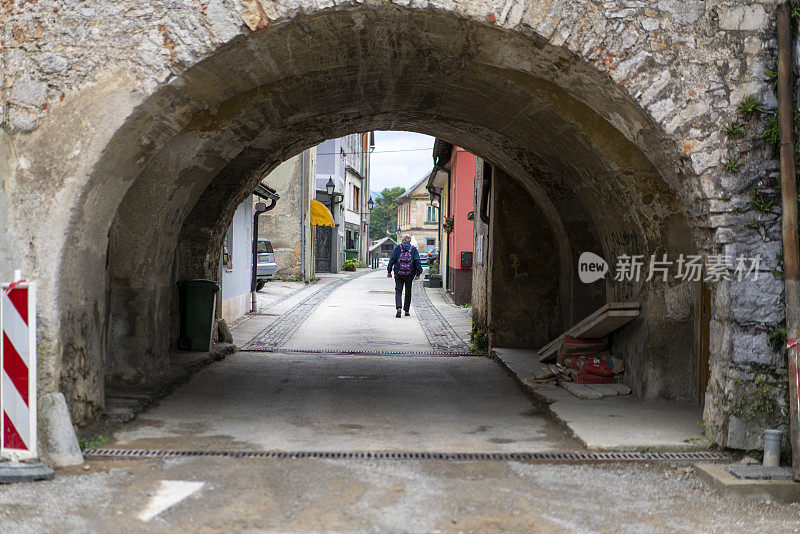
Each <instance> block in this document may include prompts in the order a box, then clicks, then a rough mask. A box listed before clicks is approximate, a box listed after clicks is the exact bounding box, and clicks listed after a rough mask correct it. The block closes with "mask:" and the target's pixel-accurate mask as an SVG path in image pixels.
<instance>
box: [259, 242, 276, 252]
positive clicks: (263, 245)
mask: <svg viewBox="0 0 800 534" xmlns="http://www.w3.org/2000/svg"><path fill="white" fill-rule="evenodd" d="M257 250H258V252H272V243H270V242H269V241H259V242H258V248H257Z"/></svg>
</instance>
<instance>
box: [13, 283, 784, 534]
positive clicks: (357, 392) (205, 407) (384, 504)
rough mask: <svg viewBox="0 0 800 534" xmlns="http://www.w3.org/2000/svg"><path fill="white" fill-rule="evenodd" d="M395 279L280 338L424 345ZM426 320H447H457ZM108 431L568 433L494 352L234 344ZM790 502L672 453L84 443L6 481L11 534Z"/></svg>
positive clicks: (433, 524)
mask: <svg viewBox="0 0 800 534" xmlns="http://www.w3.org/2000/svg"><path fill="white" fill-rule="evenodd" d="M327 282H331V281H330V280H328V281H327ZM320 287H322V286H320ZM391 287H392V286H391V285H390V281H388V280H386V279H385V278H382V277H381V276H375V275H366V276H365V277H363V278H359V279H354V280H353V281H351V282H348V283H347V284H345V285H342V286H340V287H338V288H337V289H336V290H335V291H334V292H332V293H330V295H328V296H327V297H326V298H325V299H323V300H322V301H321V302H319V303H317V304H315V306H316V308H315V310H314V311H313V312H312V313H310V314H308V315H307V316H306V317H305V320H304V321H299V320H298V321H299V323H298V324H296V325H292V327H293V328H294V327H295V326H296V327H297V328H296V329H294V330H293V332H294V333H293V334H292V335H291V336H290V337H289V338H288V340H287V341H286V343H284V344H283V347H284V348H287V347H295V348H306V349H308V348H331V347H338V348H346V349H347V350H365V349H366V350H375V349H376V347H375V346H374V344H371V343H364V340H384V341H393V342H395V341H397V342H400V341H401V340H410V341H408V342H409V345H406V346H405V347H408V348H409V349H410V348H412V347H413V349H414V350H422V351H425V350H431V349H432V348H433V345H431V340H430V339H429V338H428V337H427V335H426V333H425V332H424V331H423V329H421V328H420V325H419V323H418V321H417V319H416V317H412V318H402V319H395V318H394V316H393V315H391V312H392V309H393V305H391V294H389V293H384V291H386V290H387V288H388V289H391ZM317 289H319V288H315V287H310V288H304V289H303V290H302V291H299V292H297V293H296V294H294V293H293V290H292V289H291V288H288V287H287V288H286V291H284V293H286V295H288V297H287V298H286V299H284V300H280V299H278V300H276V302H278V301H280V302H279V303H278V304H275V305H274V306H272V307H270V308H267V311H270V312H271V313H273V312H275V311H276V310H280V311H281V312H286V313H289V312H290V311H291V310H292V309H296V308H295V307H296V306H297V305H299V304H301V303H302V302H303V301H305V299H307V298H310V296H311V295H313V294H314V292H315V291H317ZM387 301H388V303H389V304H390V305H391V307H388V306H384V305H383V304H384V303H385V302H387ZM455 312H457V310H449V312H447V313H444V315H445V316H448V317H450V316H455V315H454V313H455ZM299 315H302V314H295V316H299ZM439 317H441V316H439ZM280 319H282V317H279V318H277V319H276V317H275V316H269V315H264V316H254V317H252V318H250V319H248V320H247V321H245V322H243V323H242V325H243V326H242V327H241V328H242V330H241V331H240V334H239V335H240V337H241V336H242V335H243V332H249V334H248V335H249V336H255V335H257V334H259V332H260V330H259V328H262V329H263V328H267V327H269V326H270V325H271V324H274V323H276V322H277V321H279V320H280ZM259 321H261V322H259ZM284 326H285V325H284ZM433 326H435V328H434V331H437V329H438V331H439V332H440V333H441V332H445V331H446V329H447V328H449V326H448V325H442V324H438V325H433ZM281 331H283V332H286V331H287V330H286V329H285V328H283V329H282V330H281ZM448 336H449V334H448ZM244 337H247V336H244ZM445 337H447V336H445ZM344 338H346V339H344ZM245 341H246V340H245ZM436 341H437V340H434V342H436ZM237 342H238V341H237ZM386 346H387V347H397V346H396V345H389V344H388V343H387V344H386ZM378 348H380V347H378ZM278 350H280V349H278ZM107 446H117V447H129V448H131V447H140V448H158V449H183V450H186V449H190V450H191V449H199V450H286V451H303V450H305V451H309V450H316V451H336V450H338V451H353V450H389V451H391V450H395V451H442V452H448V451H451V452H465V451H469V452H487V451H497V452H504V451H542V450H553V449H558V450H564V449H574V448H576V444H575V443H574V442H573V441H572V440H571V439H570V438H568V437H566V436H564V435H563V434H562V431H561V429H560V428H559V427H557V426H556V425H554V424H553V423H552V422H551V421H550V420H549V419H548V418H547V417H546V416H545V415H544V414H543V413H542V411H541V409H540V408H539V407H537V406H536V405H535V404H534V403H532V402H531V401H530V400H529V399H528V398H527V397H526V396H525V395H523V394H522V393H521V392H520V390H519V389H518V388H517V387H516V386H515V384H514V383H513V382H512V381H511V379H510V378H509V377H508V376H507V375H506V374H505V372H504V371H503V370H501V369H500V368H499V366H498V365H497V364H496V363H495V362H494V361H493V360H490V359H488V358H484V357H475V356H470V357H453V356H435V357H434V356H397V355H394V356H390V355H371V356H368V355H341V354H300V353H288V354H281V353H277V352H276V353H263V352H262V353H258V352H240V353H237V354H235V355H233V356H230V357H229V358H228V359H226V360H224V361H222V362H218V363H215V364H212V365H210V366H208V367H206V368H205V369H203V370H202V371H200V372H199V373H197V374H196V375H195V376H194V377H193V378H192V379H191V380H190V381H189V382H188V383H186V384H184V385H183V386H181V387H180V388H178V389H177V390H176V391H175V392H174V393H173V394H172V395H171V396H169V397H167V398H165V399H163V400H162V401H160V402H159V403H158V404H157V405H156V406H154V407H151V408H150V409H149V410H148V411H146V412H145V413H143V414H141V415H140V417H139V418H138V419H137V420H136V421H134V422H133V423H129V424H126V425H122V426H121V427H120V428H119V429H118V430H117V431H116V432H115V433H114V435H113V441H112V443H109V444H108V445H107ZM798 517H800V506H781V505H774V504H761V503H748V502H743V501H731V500H724V499H721V498H719V497H717V496H716V495H714V494H712V493H711V491H710V490H709V489H708V487H707V486H706V485H705V484H704V483H702V482H701V481H700V480H699V479H698V478H697V477H696V476H695V475H694V474H693V473H692V471H691V468H685V467H683V466H670V465H658V466H642V465H620V466H589V465H583V466H580V465H570V466H556V465H533V464H525V463H521V462H507V461H439V460H425V461H408V460H381V461H376V460H323V459H274V458H263V459H230V458H228V459H226V458H214V457H195V458H182V459H167V460H163V459H158V460H151V459H103V458H98V457H90V459H89V461H88V463H87V464H86V466H85V467H76V468H70V469H66V470H60V471H59V472H58V473H57V478H56V480H54V481H51V482H39V483H34V484H20V485H16V486H5V487H3V486H0V532H2V533H3V534H6V533H17V532H19V533H28V532H81V533H83V532H115V533H116V532H240V531H248V532H309V531H314V532H320V531H326V532H379V531H380V532H385V531H390V532H636V533H639V532H674V531H685V532H686V531H698V530H702V531H719V532H747V533H749V532H754V531H755V532H779V531H780V532H792V531H794V532H797V531H798V520H797V518H798Z"/></svg>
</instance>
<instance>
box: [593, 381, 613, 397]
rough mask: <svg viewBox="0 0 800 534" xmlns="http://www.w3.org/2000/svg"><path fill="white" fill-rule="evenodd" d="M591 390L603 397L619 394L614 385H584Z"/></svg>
mask: <svg viewBox="0 0 800 534" xmlns="http://www.w3.org/2000/svg"><path fill="white" fill-rule="evenodd" d="M586 386H588V387H590V388H591V389H593V390H595V391H597V392H598V393H601V394H602V395H603V396H604V397H614V396H616V395H618V394H619V392H618V391H617V388H615V387H614V386H616V384H586Z"/></svg>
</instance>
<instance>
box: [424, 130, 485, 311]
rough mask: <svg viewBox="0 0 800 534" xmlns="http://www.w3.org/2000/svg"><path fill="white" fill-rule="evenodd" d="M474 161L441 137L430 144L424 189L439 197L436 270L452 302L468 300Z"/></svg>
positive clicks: (469, 289)
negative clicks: (430, 162) (430, 167)
mask: <svg viewBox="0 0 800 534" xmlns="http://www.w3.org/2000/svg"><path fill="white" fill-rule="evenodd" d="M476 160H477V158H476V157H475V155H474V154H471V153H469V152H467V151H466V150H464V149H463V148H461V147H457V146H453V145H452V144H450V143H448V142H446V141H442V140H441V139H437V140H436V143H435V144H434V147H433V161H434V172H432V173H431V177H430V180H429V182H428V190H429V191H431V192H433V193H435V194H437V195H438V197H439V205H440V206H441V212H442V217H441V220H442V223H443V224H442V239H440V241H439V242H440V243H441V244H442V246H441V250H440V254H439V258H440V272H441V273H442V282H443V285H444V287H445V289H446V290H447V292H448V293H450V294H451V295H452V296H453V301H454V302H455V303H456V304H464V303H468V302H470V300H471V299H472V243H473V239H474V238H473V230H474V223H473V219H474V211H473V210H474V205H475V164H476ZM448 229H450V231H449V232H448V231H447V230H448Z"/></svg>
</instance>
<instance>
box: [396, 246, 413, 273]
mask: <svg viewBox="0 0 800 534" xmlns="http://www.w3.org/2000/svg"><path fill="white" fill-rule="evenodd" d="M412 274H414V257H413V256H412V255H411V247H408V248H406V247H404V246H402V245H401V246H400V259H399V260H397V275H398V276H411V275H412Z"/></svg>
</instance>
